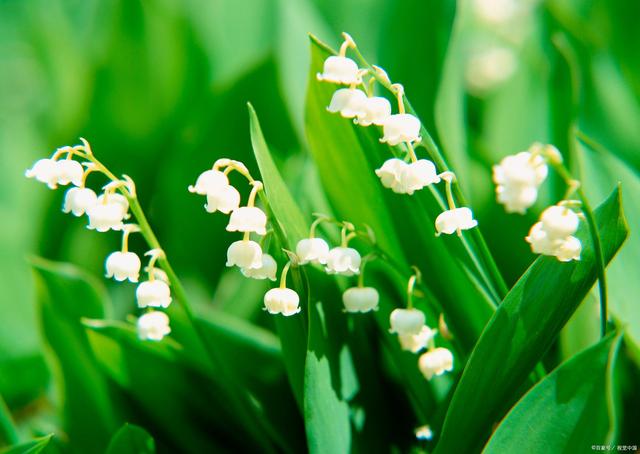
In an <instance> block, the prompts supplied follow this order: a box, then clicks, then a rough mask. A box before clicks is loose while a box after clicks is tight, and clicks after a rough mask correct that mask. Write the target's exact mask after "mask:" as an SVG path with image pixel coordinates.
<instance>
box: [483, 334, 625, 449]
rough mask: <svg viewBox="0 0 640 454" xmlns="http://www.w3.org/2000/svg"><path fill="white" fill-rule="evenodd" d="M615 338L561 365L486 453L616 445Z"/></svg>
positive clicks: (499, 432) (533, 391) (495, 436)
mask: <svg viewBox="0 0 640 454" xmlns="http://www.w3.org/2000/svg"><path fill="white" fill-rule="evenodd" d="M620 340H621V337H620V336H616V337H614V336H613V335H611V336H608V337H607V338H605V339H603V340H602V341H600V342H599V343H598V344H596V345H594V346H592V347H590V348H589V349H587V350H585V351H583V352H581V353H579V354H577V355H576V356H574V357H572V358H571V359H569V360H568V361H566V362H564V363H563V364H561V365H560V366H559V367H558V368H557V369H556V370H554V371H553V372H551V373H550V374H549V375H548V376H547V377H545V378H544V379H543V380H542V381H541V382H540V383H538V384H537V385H536V386H534V387H533V388H532V389H531V390H530V391H529V392H528V393H527V394H525V396H524V397H523V398H522V399H521V400H520V401H519V402H518V403H517V404H516V405H515V406H514V407H513V408H512V409H511V411H510V412H509V413H508V414H507V416H506V417H505V418H504V419H503V420H502V422H501V423H500V425H499V426H498V428H497V429H496V431H495V432H494V434H493V436H492V437H491V439H490V440H489V443H488V444H487V446H486V447H485V449H484V451H483V453H485V454H502V453H506V452H553V453H573V452H587V451H589V450H590V449H592V448H591V446H593V445H611V444H614V443H615V442H616V440H615V433H616V429H615V415H613V414H610V413H609V412H610V409H612V408H613V399H614V397H613V395H612V386H613V384H612V383H611V380H612V376H613V369H614V367H615V362H616V360H617V356H618V351H619V348H620V343H621V342H620Z"/></svg>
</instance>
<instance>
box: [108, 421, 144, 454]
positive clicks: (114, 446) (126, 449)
mask: <svg viewBox="0 0 640 454" xmlns="http://www.w3.org/2000/svg"><path fill="white" fill-rule="evenodd" d="M155 452H156V445H155V442H154V441H153V438H151V435H149V434H148V433H147V432H146V431H145V430H144V429H143V428H141V427H138V426H135V425H133V424H128V423H127V424H125V425H124V426H122V427H121V428H120V429H119V430H118V431H117V432H116V433H115V435H114V436H113V437H112V438H111V442H110V443H109V446H108V447H107V451H106V452H105V454H154V453H155Z"/></svg>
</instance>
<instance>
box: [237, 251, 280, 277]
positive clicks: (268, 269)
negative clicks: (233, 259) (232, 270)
mask: <svg viewBox="0 0 640 454" xmlns="http://www.w3.org/2000/svg"><path fill="white" fill-rule="evenodd" d="M240 271H241V272H242V274H244V275H245V276H246V277H250V278H253V279H269V280H272V281H275V280H276V273H277V271H278V264H277V263H276V261H275V260H274V258H273V257H271V256H270V255H269V254H262V264H261V265H260V267H259V268H241V269H240Z"/></svg>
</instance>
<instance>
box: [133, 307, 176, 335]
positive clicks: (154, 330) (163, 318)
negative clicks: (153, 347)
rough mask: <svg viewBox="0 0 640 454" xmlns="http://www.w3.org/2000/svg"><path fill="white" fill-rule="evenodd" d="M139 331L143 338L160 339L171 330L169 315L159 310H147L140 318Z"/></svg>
mask: <svg viewBox="0 0 640 454" xmlns="http://www.w3.org/2000/svg"><path fill="white" fill-rule="evenodd" d="M137 331H138V337H139V338H140V339H141V340H153V341H160V340H162V339H163V338H164V336H166V335H167V334H169V333H170V332H171V328H170V327H169V316H167V314H165V313H164V312H159V311H153V312H147V313H146V314H143V315H141V316H140V318H139V319H138V324H137Z"/></svg>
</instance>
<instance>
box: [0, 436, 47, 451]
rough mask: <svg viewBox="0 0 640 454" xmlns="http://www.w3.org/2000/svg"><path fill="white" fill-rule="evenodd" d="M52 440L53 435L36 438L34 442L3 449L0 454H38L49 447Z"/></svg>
mask: <svg viewBox="0 0 640 454" xmlns="http://www.w3.org/2000/svg"><path fill="white" fill-rule="evenodd" d="M52 438H53V434H51V435H47V436H46V437H40V438H36V439H35V440H31V441H28V442H26V443H22V444H19V445H15V446H10V447H9V448H6V449H3V450H2V451H0V454H38V453H40V452H42V451H43V450H44V449H45V448H46V447H47V446H48V445H49V442H50V441H51V439H52Z"/></svg>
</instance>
